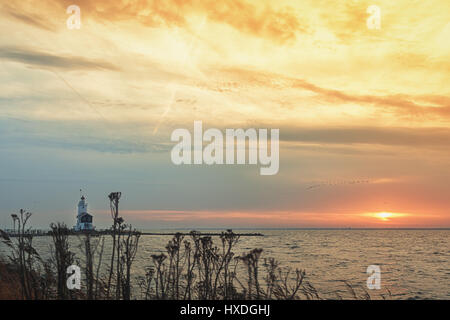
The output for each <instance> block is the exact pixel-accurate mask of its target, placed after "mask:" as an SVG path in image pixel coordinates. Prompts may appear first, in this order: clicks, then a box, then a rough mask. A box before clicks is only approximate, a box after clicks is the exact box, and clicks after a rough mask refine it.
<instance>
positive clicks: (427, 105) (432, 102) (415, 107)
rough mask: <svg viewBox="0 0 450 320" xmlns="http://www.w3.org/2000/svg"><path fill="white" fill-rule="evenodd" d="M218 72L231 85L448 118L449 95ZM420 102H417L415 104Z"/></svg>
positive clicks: (232, 70)
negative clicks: (363, 90)
mask: <svg viewBox="0 0 450 320" xmlns="http://www.w3.org/2000/svg"><path fill="white" fill-rule="evenodd" d="M220 72H221V73H222V74H223V75H225V76H228V77H231V78H233V79H234V80H236V79H239V80H241V81H240V82H234V86H235V88H234V89H236V86H240V87H241V89H242V88H245V86H254V87H263V88H271V89H279V90H283V89H289V88H291V89H292V88H294V89H302V90H307V91H310V92H314V93H316V94H317V95H318V97H319V98H321V99H322V100H324V101H327V102H332V103H334V104H337V103H356V104H366V105H373V106H375V107H379V108H382V109H383V110H387V111H389V112H394V113H396V114H398V115H400V116H434V117H437V116H439V117H450V98H449V97H447V96H443V95H432V94H429V95H417V96H414V95H406V94H388V95H370V94H363V95H361V94H354V93H348V92H345V91H342V90H337V89H330V88H325V87H321V86H318V85H316V84H314V83H311V82H309V81H306V80H304V79H299V78H293V77H287V76H283V75H280V74H276V73H269V72H261V71H258V70H251V69H244V68H222V69H221V70H220ZM419 102H421V103H419Z"/></svg>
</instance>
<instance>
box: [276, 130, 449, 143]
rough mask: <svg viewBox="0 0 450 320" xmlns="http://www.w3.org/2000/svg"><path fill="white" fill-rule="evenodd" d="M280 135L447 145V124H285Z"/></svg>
mask: <svg viewBox="0 0 450 320" xmlns="http://www.w3.org/2000/svg"><path fill="white" fill-rule="evenodd" d="M280 139H282V140H284V141H295V142H313V143H324V144H379V145H393V146H410V147H413V146H420V147H450V129H447V128H392V127H390V128H379V127H360V128H358V127H341V128H292V127H290V128H286V129H283V130H280Z"/></svg>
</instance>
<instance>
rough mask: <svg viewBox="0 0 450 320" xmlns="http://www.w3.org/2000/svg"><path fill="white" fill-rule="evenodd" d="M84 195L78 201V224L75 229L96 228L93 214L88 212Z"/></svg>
mask: <svg viewBox="0 0 450 320" xmlns="http://www.w3.org/2000/svg"><path fill="white" fill-rule="evenodd" d="M85 200H86V198H85V197H84V196H82V197H81V200H80V202H78V214H77V225H76V226H75V231H83V230H94V226H93V225H92V215H90V214H89V213H88V212H87V202H86V201H85Z"/></svg>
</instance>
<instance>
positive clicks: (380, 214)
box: [375, 212, 394, 221]
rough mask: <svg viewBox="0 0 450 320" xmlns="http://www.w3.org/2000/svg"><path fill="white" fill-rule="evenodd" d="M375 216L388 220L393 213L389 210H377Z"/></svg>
mask: <svg viewBox="0 0 450 320" xmlns="http://www.w3.org/2000/svg"><path fill="white" fill-rule="evenodd" d="M375 216H376V217H377V218H379V219H381V220H383V221H389V218H392V217H393V216H394V214H393V213H391V212H378V213H376V214H375Z"/></svg>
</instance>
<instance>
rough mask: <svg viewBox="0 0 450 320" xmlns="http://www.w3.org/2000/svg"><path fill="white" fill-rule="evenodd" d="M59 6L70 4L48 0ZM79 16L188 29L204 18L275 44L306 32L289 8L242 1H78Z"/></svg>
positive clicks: (68, 2) (68, 3)
mask: <svg viewBox="0 0 450 320" xmlns="http://www.w3.org/2000/svg"><path fill="white" fill-rule="evenodd" d="M48 1H49V2H50V3H53V4H55V3H56V5H59V6H65V7H67V6H68V5H70V4H72V2H71V1H62V2H63V4H62V3H61V1H59V0H48ZM76 4H77V5H78V6H79V7H80V8H81V10H82V15H83V16H87V17H89V18H92V19H95V20H97V21H99V22H102V23H109V22H118V21H138V22H139V23H141V24H142V25H145V26H149V27H159V26H168V27H171V26H177V27H189V17H190V16H204V17H206V18H208V19H209V20H210V21H212V22H216V23H221V24H225V25H228V26H230V27H232V28H234V29H235V30H238V31H240V32H243V33H246V34H250V35H252V36H256V37H260V38H267V39H269V40H271V41H274V42H276V43H284V42H288V41H291V40H294V39H296V35H297V33H304V32H307V31H308V27H307V26H306V25H305V24H304V23H302V22H301V20H300V19H299V18H298V17H297V15H296V13H295V12H294V11H293V9H292V8H290V7H284V8H282V9H278V10H277V9H274V8H273V6H271V5H269V3H268V2H264V3H258V4H253V3H252V2H251V1H244V0H222V1H216V0H184V1H179V0H165V1H160V0H148V1H142V0H129V1H124V0H122V1H109V0H95V1H94V0H79V1H77V3H76Z"/></svg>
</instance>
